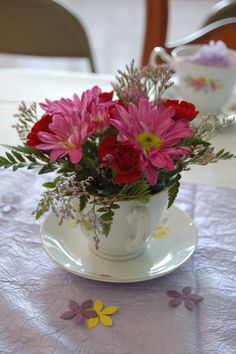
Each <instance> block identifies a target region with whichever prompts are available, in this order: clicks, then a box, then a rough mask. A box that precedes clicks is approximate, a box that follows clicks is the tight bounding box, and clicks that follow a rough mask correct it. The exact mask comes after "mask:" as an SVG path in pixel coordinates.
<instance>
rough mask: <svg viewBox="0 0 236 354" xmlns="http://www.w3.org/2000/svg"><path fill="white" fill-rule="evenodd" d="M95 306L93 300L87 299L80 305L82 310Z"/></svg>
mask: <svg viewBox="0 0 236 354" xmlns="http://www.w3.org/2000/svg"><path fill="white" fill-rule="evenodd" d="M91 307H93V300H90V299H89V300H85V301H84V302H82V304H81V306H80V310H81V311H82V310H86V309H89V308H91Z"/></svg>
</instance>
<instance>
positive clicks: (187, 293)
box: [166, 286, 203, 311]
mask: <svg viewBox="0 0 236 354" xmlns="http://www.w3.org/2000/svg"><path fill="white" fill-rule="evenodd" d="M166 293H167V295H168V296H169V297H171V298H172V299H171V300H170V301H169V305H170V306H172V307H175V306H179V305H180V304H182V302H183V301H184V305H185V307H187V309H188V310H190V311H192V310H193V308H194V303H195V304H196V303H198V302H200V301H202V300H203V296H201V295H197V294H193V293H192V288H191V286H187V287H185V288H183V290H182V292H181V293H179V292H178V291H176V290H168V291H167V292H166Z"/></svg>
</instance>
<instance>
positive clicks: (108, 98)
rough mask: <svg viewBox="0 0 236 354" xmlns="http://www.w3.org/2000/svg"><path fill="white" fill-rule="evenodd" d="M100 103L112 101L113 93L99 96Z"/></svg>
mask: <svg viewBox="0 0 236 354" xmlns="http://www.w3.org/2000/svg"><path fill="white" fill-rule="evenodd" d="M98 97H99V103H105V102H108V101H112V97H113V91H111V92H102V93H100V94H99V96H98Z"/></svg>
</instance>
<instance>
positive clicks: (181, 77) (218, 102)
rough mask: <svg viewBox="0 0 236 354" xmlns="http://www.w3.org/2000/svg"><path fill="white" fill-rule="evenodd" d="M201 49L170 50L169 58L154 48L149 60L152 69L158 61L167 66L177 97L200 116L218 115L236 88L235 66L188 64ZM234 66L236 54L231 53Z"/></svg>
mask: <svg viewBox="0 0 236 354" xmlns="http://www.w3.org/2000/svg"><path fill="white" fill-rule="evenodd" d="M200 48H201V45H185V46H180V47H177V48H175V49H173V50H172V52H171V55H169V54H168V53H167V52H166V51H165V49H164V48H162V47H156V48H155V49H154V50H153V51H152V53H151V57H150V63H151V64H152V65H155V63H156V60H157V58H158V57H160V58H161V59H162V60H163V61H165V62H167V63H168V64H170V66H171V67H172V68H173V70H174V71H175V72H176V74H177V79H178V83H177V88H178V90H179V94H180V96H181V97H182V98H183V99H185V100H187V101H190V102H192V103H194V104H195V105H196V107H197V109H198V110H200V112H203V113H208V112H218V111H220V110H221V109H222V107H223V106H224V105H225V104H226V103H227V101H228V100H229V98H230V96H231V95H232V92H233V88H234V85H235V84H236V65H234V66H230V67H216V66H206V65H200V64H196V63H193V62H191V61H187V60H186V59H187V57H188V56H191V55H193V54H194V53H196V51H198V50H199V49H200ZM230 55H231V56H232V58H233V60H234V61H235V62H236V51H234V50H230Z"/></svg>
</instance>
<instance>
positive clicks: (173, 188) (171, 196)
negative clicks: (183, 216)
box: [168, 173, 181, 208]
mask: <svg viewBox="0 0 236 354" xmlns="http://www.w3.org/2000/svg"><path fill="white" fill-rule="evenodd" d="M180 179H181V175H180V174H179V173H178V174H177V176H176V177H175V178H174V179H173V180H172V181H171V185H170V188H169V190H168V208H170V207H171V205H172V204H173V203H174V201H175V198H176V197H177V194H178V191H179V186H180V183H179V181H180Z"/></svg>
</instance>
